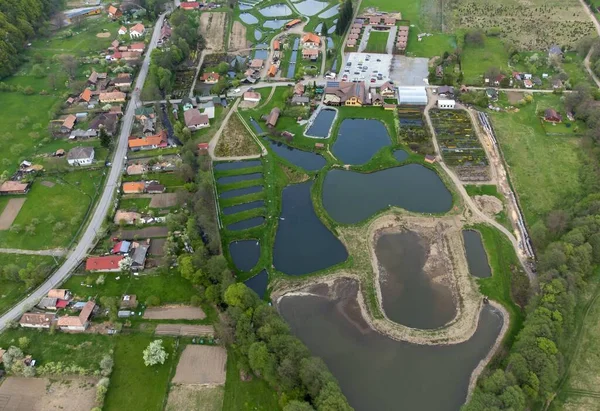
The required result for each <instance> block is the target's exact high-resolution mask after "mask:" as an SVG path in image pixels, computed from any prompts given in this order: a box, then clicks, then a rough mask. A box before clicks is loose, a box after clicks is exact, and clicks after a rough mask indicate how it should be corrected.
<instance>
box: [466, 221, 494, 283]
mask: <svg viewBox="0 0 600 411" xmlns="http://www.w3.org/2000/svg"><path fill="white" fill-rule="evenodd" d="M462 234H463V241H464V243H465V250H466V252H467V262H468V264H469V272H470V273H471V275H474V276H475V277H479V278H486V277H491V276H492V270H491V268H490V264H489V263H488V257H487V253H486V252H485V248H484V247H483V242H482V241H481V234H479V231H475V230H463V232H462Z"/></svg>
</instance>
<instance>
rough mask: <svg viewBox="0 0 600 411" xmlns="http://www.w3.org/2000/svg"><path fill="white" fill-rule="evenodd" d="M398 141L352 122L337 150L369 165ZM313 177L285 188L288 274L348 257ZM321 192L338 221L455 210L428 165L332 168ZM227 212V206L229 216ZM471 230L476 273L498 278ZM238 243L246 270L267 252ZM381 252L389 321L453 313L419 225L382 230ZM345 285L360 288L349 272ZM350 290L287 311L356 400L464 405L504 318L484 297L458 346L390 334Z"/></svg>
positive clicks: (284, 303) (281, 240) (300, 301)
mask: <svg viewBox="0 0 600 411" xmlns="http://www.w3.org/2000/svg"><path fill="white" fill-rule="evenodd" d="M324 111H325V110H324ZM327 115H331V114H330V113H328V114H327ZM334 115H335V113H334ZM332 121H333V119H332ZM315 123H316V121H315ZM313 126H315V124H313ZM265 141H266V142H268V143H269V144H270V147H271V149H272V151H274V152H275V154H276V155H278V156H280V157H282V158H285V159H286V160H288V161H290V162H292V163H294V164H296V165H298V166H300V167H302V168H304V169H306V170H309V171H315V170H320V169H322V168H323V167H324V166H325V164H326V162H325V159H324V158H323V157H322V156H321V155H319V154H314V153H309V152H304V151H301V150H297V149H292V148H290V147H288V146H287V145H285V144H282V143H279V142H275V141H272V140H269V139H266V138H265ZM390 144H391V139H390V137H389V135H388V134H387V130H386V129H385V126H384V125H383V124H382V123H380V122H378V121H375V120H351V121H349V120H344V122H343V123H342V124H341V126H340V133H339V135H338V139H337V141H336V142H335V143H334V145H333V147H332V151H333V153H334V155H336V156H337V157H338V158H340V159H341V160H342V161H344V162H346V163H350V164H364V163H365V162H367V161H368V160H369V159H371V158H372V156H373V155H374V154H375V153H376V152H377V151H379V150H380V149H381V148H382V147H384V146H387V145H390ZM394 157H395V158H396V159H397V160H398V161H399V162H402V161H404V160H406V159H407V158H408V154H407V153H406V152H405V151H402V150H397V151H395V152H394ZM259 164H260V161H255V162H254V161H253V162H247V161H246V162H237V163H221V164H217V165H215V169H216V170H226V169H229V170H232V169H241V168H250V167H255V166H256V165H259ZM250 171H251V170H250ZM257 176H258V177H260V176H261V174H260V173H251V174H243V175H236V176H227V177H222V178H220V179H218V180H217V183H218V185H221V184H230V183H234V182H237V181H249V180H252V179H255V178H256V177H257ZM260 181H261V183H260V184H257V185H252V186H250V187H244V188H238V189H233V190H231V191H223V192H222V193H221V192H219V195H220V197H221V199H226V198H234V197H238V196H241V195H247V194H252V193H256V192H259V191H260V190H261V189H262V180H260ZM313 184H314V181H312V180H311V181H306V182H304V183H300V184H294V185H290V186H287V187H286V188H284V190H283V194H282V209H281V214H280V216H279V221H278V225H277V231H276V235H275V242H274V245H273V266H274V268H275V269H277V270H278V271H281V272H283V273H285V274H288V275H292V276H296V275H304V274H308V273H312V272H315V271H319V270H323V269H326V268H329V267H332V266H334V265H336V264H340V263H342V262H344V261H346V260H347V258H348V252H347V250H346V248H345V247H344V245H343V244H342V242H341V241H340V240H339V239H338V238H337V237H336V236H335V235H334V234H333V233H332V232H331V231H330V230H329V229H328V228H327V227H326V226H325V225H324V224H323V222H322V221H321V220H320V218H319V217H318V216H317V214H316V212H315V209H314V206H313V202H312V199H311V189H312V187H313ZM322 194H323V195H322V204H323V207H324V209H325V211H326V212H327V213H328V215H329V216H330V217H331V218H332V219H333V220H335V221H337V222H338V223H341V224H356V223H359V222H361V221H364V220H365V219H368V218H370V217H371V216H372V215H373V214H375V213H377V212H379V211H381V210H384V209H386V208H388V207H390V206H397V207H401V208H404V209H406V210H409V211H413V212H419V213H444V212H446V211H448V210H450V208H451V207H452V195H451V193H450V191H449V190H448V189H447V187H446V186H445V185H444V183H443V182H442V180H441V179H440V178H439V176H438V175H437V174H436V173H435V172H434V171H432V170H430V169H429V168H427V167H424V166H422V165H419V164H408V165H401V166H398V167H393V168H388V169H385V170H382V171H377V172H373V173H369V174H362V173H358V172H353V171H347V170H341V169H334V170H330V171H328V172H327V175H326V176H325V178H324V183H323V193H322ZM257 203H258V204H257ZM263 205H264V203H262V200H261V201H259V202H250V203H245V204H242V205H236V206H233V207H237V208H236V209H235V210H234V209H233V208H232V207H228V208H231V209H232V212H231V213H229V215H231V214H234V213H235V212H239V211H240V210H245V209H248V208H249V209H251V208H254V207H261V206H263ZM226 210H227V208H225V209H224V210H223V212H224V213H225V214H228V212H227V211H226ZM263 223H264V217H254V218H251V219H248V220H243V221H240V222H237V223H234V224H231V225H230V226H227V229H229V230H243V229H246V228H250V227H255V226H257V225H260V224H263ZM463 239H464V244H465V249H466V253H467V262H468V265H469V270H470V272H471V274H472V275H474V276H477V277H489V276H490V275H491V270H490V266H489V264H488V259H487V255H486V252H485V249H484V247H483V244H482V240H481V237H480V235H479V233H478V232H477V231H472V230H465V231H463ZM229 252H230V255H231V258H232V261H233V264H234V265H235V266H236V268H237V269H238V270H240V271H243V272H249V271H251V270H252V269H254V268H255V267H256V264H257V263H258V261H259V259H260V243H259V241H258V240H257V239H247V240H240V241H235V242H232V243H231V244H230V245H229ZM375 253H376V255H377V257H378V259H379V263H380V265H381V267H382V269H383V270H384V271H385V276H382V278H381V281H382V287H381V289H382V304H383V308H384V310H385V312H386V315H387V316H388V317H389V318H390V319H391V320H392V321H396V322H398V323H401V324H404V325H407V326H409V327H415V328H422V329H435V328H438V327H440V326H443V325H444V324H446V323H447V322H448V321H451V320H452V319H453V318H454V316H455V315H456V307H455V302H454V301H453V297H452V292H451V290H450V289H448V288H447V287H446V286H444V285H442V284H439V283H438V282H436V281H433V280H432V279H431V278H429V277H428V276H427V275H426V274H425V273H424V269H423V267H424V264H425V261H426V258H427V255H428V244H427V243H426V242H424V241H422V240H421V239H420V238H419V236H418V235H417V234H416V233H413V232H401V233H393V234H391V233H390V234H384V235H382V236H380V237H379V239H378V240H377V242H376V244H375ZM246 284H247V285H248V286H249V287H250V288H252V289H253V290H255V291H256V292H257V293H258V294H259V295H260V296H263V295H264V294H265V292H266V289H267V286H268V273H267V272H266V271H265V270H263V271H261V272H260V273H258V274H257V275H256V276H254V277H252V278H251V279H249V280H248V281H246ZM348 287H350V288H352V284H351V281H350V284H349V285H348ZM353 287H354V290H353V291H352V292H349V293H346V294H344V295H341V296H340V295H337V296H336V297H329V296H327V295H323V296H320V295H305V296H289V297H285V298H283V299H282V300H281V301H280V303H279V309H280V312H281V314H282V315H283V317H284V318H285V319H286V321H287V322H288V323H289V324H290V326H291V328H292V331H293V332H294V334H296V335H297V336H298V337H299V338H300V339H301V340H302V341H303V342H304V343H305V344H306V345H307V346H308V347H309V349H310V350H311V352H312V353H313V354H314V355H317V356H319V357H321V358H323V359H324V360H325V362H326V363H327V365H328V367H329V368H330V370H331V371H332V372H333V374H334V375H335V376H336V378H337V379H338V380H339V382H340V385H341V387H342V390H343V392H344V393H345V395H346V396H347V398H348V400H349V401H350V404H351V405H352V406H353V407H354V408H355V409H356V410H372V409H380V410H395V409H419V410H426V411H428V410H458V409H459V408H460V405H461V404H462V403H463V402H464V401H465V398H466V393H467V387H468V383H469V378H470V375H471V372H472V371H473V369H474V368H475V367H476V365H477V364H478V363H479V361H480V360H481V359H482V358H483V357H485V356H486V355H487V353H488V351H489V349H490V348H491V346H492V345H493V344H494V341H495V339H496V338H497V336H498V333H499V331H500V329H501V327H502V324H503V319H502V317H501V315H500V314H499V313H497V312H495V311H494V310H493V308H491V307H489V306H485V308H484V309H483V311H482V313H481V316H480V320H479V324H478V328H477V331H476V332H475V334H474V336H473V337H472V338H471V339H470V340H468V341H466V342H464V343H461V344H456V345H451V346H418V345H414V344H409V343H404V342H397V341H393V340H391V339H389V338H387V337H385V336H383V335H381V334H379V333H377V332H375V331H373V330H371V329H370V328H369V327H368V325H367V324H366V323H365V321H364V319H363V318H362V316H361V314H360V309H359V307H358V303H357V300H356V292H357V290H358V287H357V286H356V284H354V286H353ZM432 392H434V393H435V395H431V393H432ZM399 407H400V408H399Z"/></svg>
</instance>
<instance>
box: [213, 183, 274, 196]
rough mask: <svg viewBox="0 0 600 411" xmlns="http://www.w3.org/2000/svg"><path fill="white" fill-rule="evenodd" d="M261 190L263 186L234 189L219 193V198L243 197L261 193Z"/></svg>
mask: <svg viewBox="0 0 600 411" xmlns="http://www.w3.org/2000/svg"><path fill="white" fill-rule="evenodd" d="M262 190H263V186H261V185H258V186H251V187H244V188H236V189H234V190H229V191H223V192H222V193H219V198H222V199H226V198H234V197H240V196H245V195H247V194H254V193H258V192H261V191H262Z"/></svg>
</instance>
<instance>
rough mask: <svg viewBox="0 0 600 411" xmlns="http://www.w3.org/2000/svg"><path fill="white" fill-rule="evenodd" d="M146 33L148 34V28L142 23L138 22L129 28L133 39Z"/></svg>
mask: <svg viewBox="0 0 600 411" xmlns="http://www.w3.org/2000/svg"><path fill="white" fill-rule="evenodd" d="M144 34H146V28H145V27H144V25H143V24H142V23H138V24H136V25H135V26H133V27H131V28H130V29H129V37H131V38H132V39H137V38H139V37H143V36H144Z"/></svg>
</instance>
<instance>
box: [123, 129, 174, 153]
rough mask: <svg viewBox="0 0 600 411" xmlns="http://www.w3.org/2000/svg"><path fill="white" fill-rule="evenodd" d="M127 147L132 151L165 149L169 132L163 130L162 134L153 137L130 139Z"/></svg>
mask: <svg viewBox="0 0 600 411" xmlns="http://www.w3.org/2000/svg"><path fill="white" fill-rule="evenodd" d="M127 145H128V146H129V149H130V150H131V151H140V150H151V149H153V148H163V147H166V146H167V132H166V131H165V130H162V131H161V132H160V133H158V134H156V135H153V136H147V137H140V138H129V141H128V142H127Z"/></svg>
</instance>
